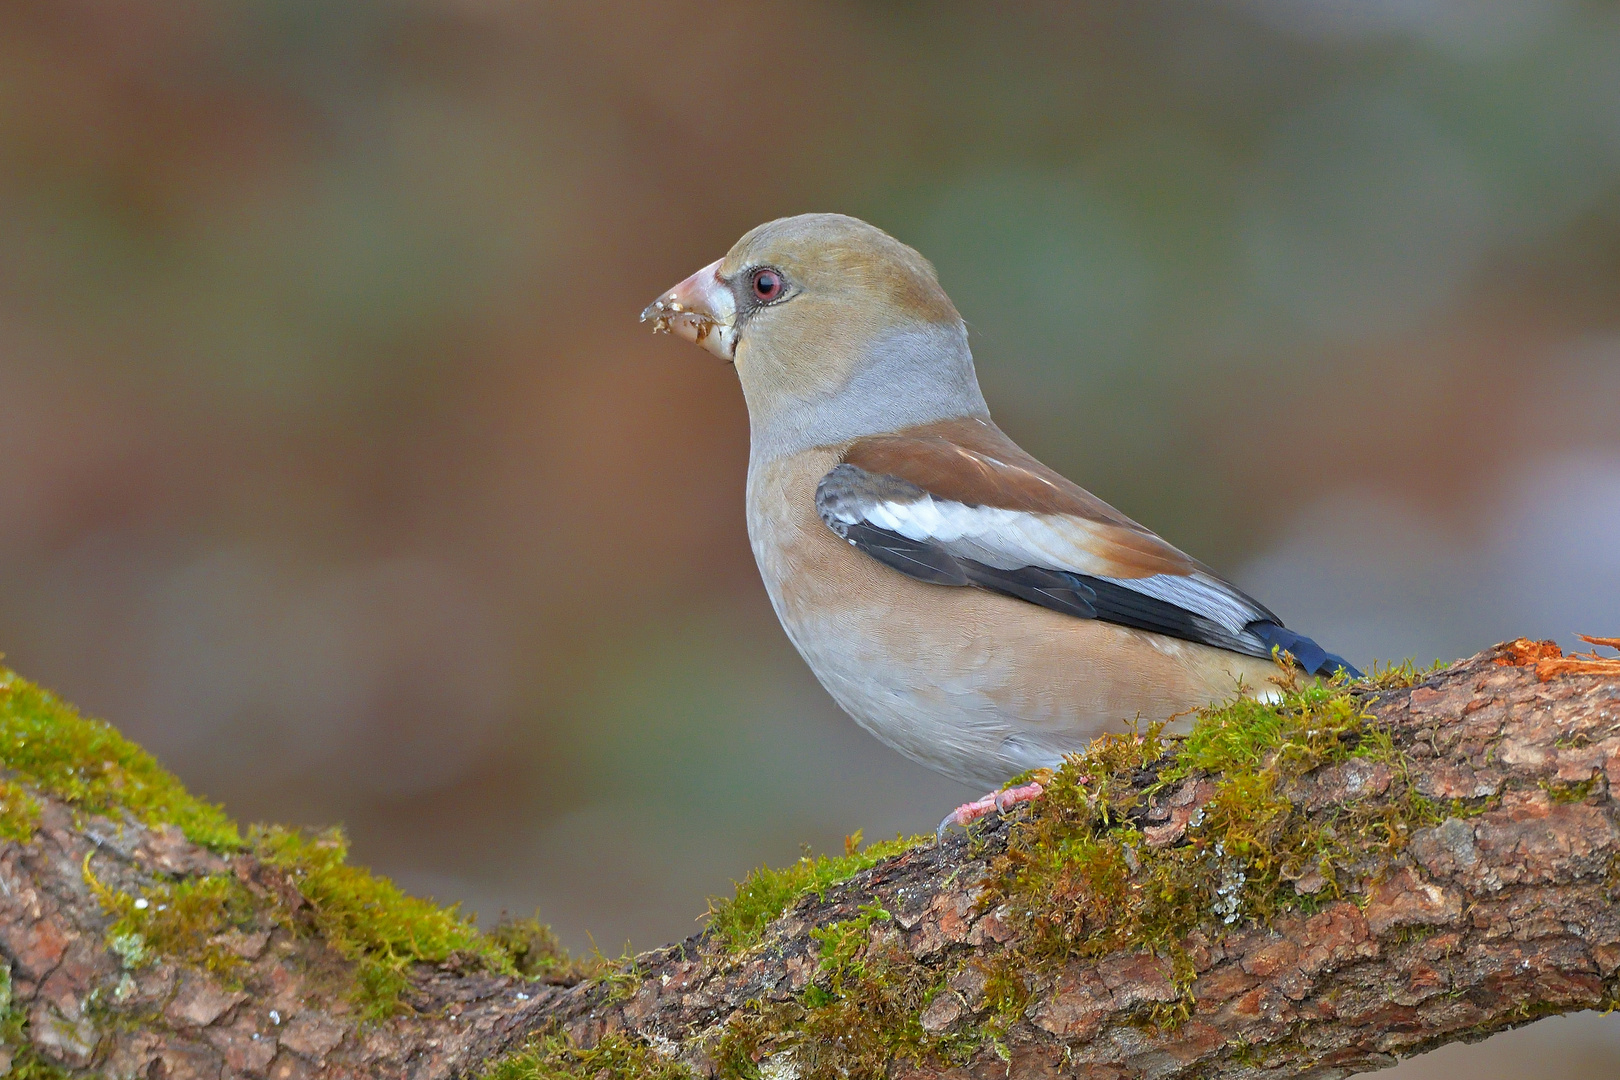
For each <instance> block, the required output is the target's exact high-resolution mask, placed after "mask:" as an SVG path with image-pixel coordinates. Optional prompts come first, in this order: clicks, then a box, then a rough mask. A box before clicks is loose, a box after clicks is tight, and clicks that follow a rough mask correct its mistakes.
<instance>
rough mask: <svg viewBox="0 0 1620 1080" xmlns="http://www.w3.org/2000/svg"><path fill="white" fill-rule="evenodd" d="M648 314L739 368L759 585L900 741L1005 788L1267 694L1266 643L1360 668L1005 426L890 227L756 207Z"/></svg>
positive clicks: (839, 693)
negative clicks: (1035, 452)
mask: <svg viewBox="0 0 1620 1080" xmlns="http://www.w3.org/2000/svg"><path fill="white" fill-rule="evenodd" d="M641 317H642V319H643V320H644V321H648V320H650V321H652V322H653V324H654V329H655V330H662V331H667V332H669V333H672V334H675V335H676V336H678V337H682V338H685V339H686V340H688V341H692V342H695V343H697V344H699V345H701V346H703V347H704V348H705V349H707V350H708V351H709V352H712V353H713V354H715V355H716V356H718V357H720V358H721V359H722V360H727V361H730V362H732V363H733V364H735V365H736V369H737V376H738V378H739V379H741V380H742V389H743V395H744V397H745V398H746V399H747V403H748V421H749V428H750V440H751V441H750V451H749V460H748V491H747V512H748V537H749V540H750V541H751V542H752V545H753V549H754V558H755V559H756V560H757V562H758V563H759V572H760V575H761V576H762V577H763V578H764V579H765V589H766V591H767V592H768V593H769V594H770V598H771V604H772V605H773V606H774V607H775V609H776V614H777V617H778V618H779V619H781V621H782V627H783V628H784V629H785V630H786V631H787V634H788V637H789V638H791V639H792V641H793V644H794V645H795V646H796V647H797V648H798V650H799V653H800V655H802V656H803V657H804V659H805V661H806V662H807V663H808V664H809V665H810V668H811V670H812V671H814V672H815V674H816V677H817V678H818V679H820V680H821V684H822V685H823V686H825V687H826V688H827V692H828V693H830V694H831V695H832V696H833V698H834V700H836V701H837V702H838V704H839V705H841V706H842V707H843V708H844V710H845V711H846V712H848V713H849V715H850V716H852V717H854V719H855V721H856V723H858V724H860V725H861V726H862V727H863V728H865V729H866V730H867V731H869V732H871V733H872V734H873V735H875V736H876V737H877V738H878V739H879V740H881V741H882V742H884V743H887V744H888V745H889V746H891V747H893V748H894V749H896V750H898V751H900V753H902V754H905V755H906V756H907V757H909V758H912V759H913V760H915V761H919V762H921V763H922V764H924V765H928V766H930V767H932V768H934V769H937V770H938V771H940V772H942V773H945V774H946V775H948V776H952V777H955V778H957V779H959V780H962V781H965V782H968V783H976V784H983V785H986V786H994V785H998V784H1001V783H1003V782H1004V781H1005V780H1007V778H1008V777H1011V776H1013V775H1014V774H1016V773H1020V772H1024V771H1026V770H1031V769H1040V768H1049V767H1054V766H1056V765H1057V764H1059V763H1060V762H1061V761H1062V759H1063V756H1064V755H1065V754H1069V753H1073V752H1075V751H1078V750H1081V749H1082V748H1084V747H1085V745H1086V744H1087V743H1088V742H1089V741H1090V740H1091V739H1092V738H1093V737H1095V736H1096V735H1098V734H1099V733H1101V732H1103V731H1104V730H1107V729H1110V728H1114V729H1118V728H1120V727H1122V726H1123V725H1125V724H1127V723H1129V722H1130V721H1131V720H1133V719H1136V718H1140V719H1143V720H1166V719H1169V718H1171V717H1173V716H1175V715H1177V714H1182V713H1186V712H1188V711H1189V710H1192V709H1195V708H1197V707H1199V706H1202V705H1207V704H1209V703H1210V702H1212V701H1215V700H1217V699H1223V698H1227V697H1230V696H1232V694H1233V693H1234V692H1236V691H1238V689H1239V688H1240V687H1245V688H1247V692H1249V693H1256V692H1264V691H1265V690H1266V689H1267V688H1268V687H1269V686H1270V680H1271V678H1272V677H1273V676H1275V675H1276V674H1277V668H1276V664H1275V661H1274V660H1273V658H1272V656H1273V649H1283V650H1287V651H1288V652H1289V653H1291V654H1292V655H1293V657H1294V659H1295V660H1296V661H1297V662H1298V663H1299V664H1300V665H1301V666H1302V667H1303V668H1304V669H1305V670H1306V671H1307V672H1310V673H1313V674H1316V675H1324V676H1326V675H1332V674H1333V673H1334V672H1335V671H1337V670H1338V669H1340V668H1343V669H1345V670H1346V671H1348V672H1349V673H1351V674H1358V673H1357V672H1356V671H1355V669H1354V668H1352V667H1351V666H1350V665H1349V664H1347V663H1346V662H1345V661H1344V660H1342V659H1340V658H1339V657H1337V656H1334V655H1332V654H1331V653H1328V652H1325V651H1324V650H1323V649H1322V648H1321V647H1320V646H1319V645H1317V644H1316V642H1314V641H1312V640H1311V639H1310V638H1307V637H1303V636H1301V635H1299V634H1296V633H1294V632H1293V631H1291V630H1288V629H1285V628H1284V627H1283V625H1282V622H1281V621H1280V620H1279V619H1278V618H1277V616H1275V615H1273V614H1272V613H1271V612H1270V611H1269V610H1267V609H1266V607H1265V606H1264V605H1262V604H1261V603H1260V602H1259V601H1257V600H1255V599H1253V598H1252V597H1250V596H1247V595H1246V594H1244V593H1243V592H1242V590H1240V589H1238V588H1237V587H1236V586H1234V585H1232V584H1230V583H1229V582H1227V581H1224V580H1222V579H1221V578H1220V577H1219V576H1218V575H1217V574H1216V573H1215V572H1214V571H1213V570H1211V569H1210V568H1209V567H1207V566H1205V565H1203V564H1202V563H1200V562H1198V561H1197V560H1196V559H1193V558H1191V557H1190V556H1188V555H1186V554H1183V553H1182V552H1181V551H1179V550H1177V549H1176V548H1175V547H1172V546H1171V545H1170V544H1168V543H1166V542H1165V541H1164V540H1161V539H1160V538H1159V537H1157V536H1155V535H1154V534H1153V533H1151V532H1149V531H1148V530H1147V529H1145V528H1143V527H1142V526H1140V525H1138V524H1137V523H1136V522H1134V521H1132V520H1131V519H1130V518H1128V517H1126V516H1125V515H1124V514H1121V513H1120V512H1119V511H1118V510H1115V509H1114V508H1113V507H1112V506H1109V505H1108V504H1107V503H1105V502H1103V501H1102V500H1101V499H1099V498H1097V497H1096V496H1094V495H1092V494H1090V493H1089V492H1087V491H1085V490H1084V489H1082V488H1080V487H1078V486H1077V485H1075V484H1073V483H1071V482H1070V481H1068V480H1066V479H1064V478H1063V477H1062V476H1059V475H1058V474H1057V473H1055V472H1053V471H1052V470H1051V469H1049V468H1047V467H1046V466H1045V465H1042V464H1041V463H1040V462H1039V461H1036V460H1035V459H1034V458H1033V457H1031V456H1030V455H1029V454H1027V453H1025V452H1024V451H1023V450H1021V449H1019V447H1018V445H1017V444H1016V443H1014V442H1013V441H1012V440H1011V439H1009V438H1008V437H1007V436H1006V435H1004V434H1003V433H1002V432H1001V429H999V428H997V427H996V425H995V423H994V422H993V421H992V420H991V419H990V412H989V409H988V408H986V406H985V402H984V395H983V394H982V393H980V391H979V382H978V378H977V376H976V375H975V374H974V371H973V357H972V355H971V354H970V353H969V352H968V337H967V328H966V326H965V325H964V324H963V322H962V317H961V316H960V315H958V314H957V312H956V307H955V306H954V305H953V304H952V303H951V300H950V298H949V297H948V296H946V295H945V292H944V290H943V289H941V288H940V285H939V281H938V279H937V278H936V277H935V274H934V268H933V267H932V266H931V265H930V264H929V262H928V260H927V259H924V258H923V257H922V256H921V255H920V254H918V253H917V252H916V251H913V250H912V249H911V248H909V247H907V246H906V245H905V244H902V243H900V242H899V241H898V240H896V239H894V238H893V237H891V236H889V235H888V234H887V233H885V232H883V231H881V230H880V229H877V228H874V227H873V226H871V225H868V224H866V223H865V222H862V221H858V220H856V219H855V218H850V217H844V216H842V215H839V214H804V215H801V216H799V217H790V218H782V219H780V220H778V221H771V222H767V223H766V224H764V225H761V226H759V227H758V228H756V229H754V230H753V231H751V232H749V233H748V234H747V235H746V236H744V237H743V238H742V239H741V240H739V241H737V243H736V245H735V246H734V247H732V249H731V251H729V252H728V253H727V254H726V257H725V258H723V259H721V260H720V261H719V262H716V263H711V264H710V265H708V266H705V267H704V268H703V269H701V270H699V271H698V272H697V273H695V274H693V275H692V276H691V277H689V278H687V279H686V280H685V281H683V282H681V283H680V284H679V285H677V286H675V288H674V289H672V290H670V291H669V292H668V293H666V294H665V295H664V296H662V297H660V298H659V299H658V300H656V301H654V302H653V304H652V305H651V306H650V307H648V308H647V309H646V311H644V312H642V316H641ZM1039 793H1040V789H1039V786H1038V785H1026V786H1025V787H1023V788H1018V789H1014V791H1012V792H1004V793H1000V795H999V796H986V798H984V799H981V800H979V801H978V802H977V803H970V804H968V805H966V806H964V807H962V808H961V809H960V810H958V811H957V813H956V814H954V815H953V816H952V817H951V818H947V819H946V824H949V823H950V822H951V821H952V820H956V821H960V822H962V823H966V821H967V820H970V819H971V818H973V817H975V816H978V814H979V813H982V812H985V811H986V810H988V809H990V808H992V807H995V806H997V805H1002V806H1004V805H1006V804H1007V803H1008V802H1010V801H1016V800H1019V799H1022V798H1029V797H1033V796H1034V795H1038V794H1039ZM942 828H943V826H942Z"/></svg>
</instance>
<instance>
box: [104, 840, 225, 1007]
mask: <svg viewBox="0 0 1620 1080" xmlns="http://www.w3.org/2000/svg"><path fill="white" fill-rule="evenodd" d="M84 879H85V881H86V882H87V883H88V884H89V885H90V888H91V891H92V892H94V893H95V896H96V899H97V900H98V901H99V902H100V903H101V906H102V908H103V909H104V910H106V911H107V912H108V913H109V914H110V915H112V916H114V920H113V924H112V925H111V926H109V927H108V928H107V931H106V934H107V944H108V947H109V948H111V949H112V950H113V952H115V953H117V954H118V957H119V959H120V960H122V961H123V963H124V966H125V967H127V968H138V967H141V966H143V965H144V964H146V963H149V962H150V961H151V960H152V959H153V958H155V957H156V956H168V957H171V958H173V959H176V960H179V961H181V962H183V963H187V964H191V965H193V966H195V967H200V968H204V969H206V970H208V971H211V972H213V973H214V974H216V975H219V976H222V977H223V978H224V979H225V980H226V981H227V982H228V983H232V982H234V980H235V976H236V975H237V974H238V972H239V971H240V970H241V968H242V967H243V966H245V963H246V962H245V961H244V960H243V959H242V958H241V957H240V956H238V955H236V954H235V953H233V952H231V951H230V950H229V949H228V948H226V947H225V944H224V943H223V942H222V941H220V940H218V938H219V935H221V934H225V933H227V932H228V931H231V930H245V929H247V928H249V927H250V926H252V925H253V922H254V915H255V908H256V904H255V902H254V898H253V895H252V894H251V893H249V892H248V890H247V887H246V886H245V885H243V884H242V883H241V882H240V881H238V880H237V879H236V878H234V877H232V876H230V875H229V874H207V875H205V876H202V877H194V878H185V879H183V880H181V881H178V882H175V883H173V884H159V885H157V886H156V887H155V888H153V889H152V890H151V891H150V892H148V893H147V894H146V895H144V896H131V895H130V894H128V893H124V892H119V891H118V890H116V889H111V888H108V887H107V886H106V885H104V884H102V882H101V881H99V880H98V879H97V878H96V876H95V875H94V874H93V873H91V871H90V859H89V858H88V857H86V859H85V865H84Z"/></svg>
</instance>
